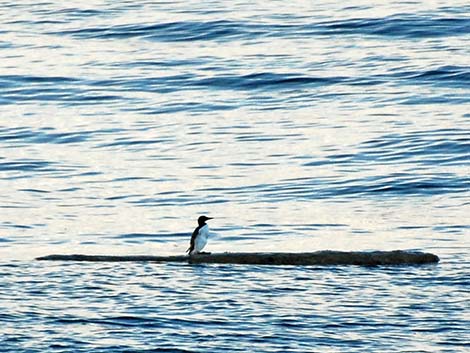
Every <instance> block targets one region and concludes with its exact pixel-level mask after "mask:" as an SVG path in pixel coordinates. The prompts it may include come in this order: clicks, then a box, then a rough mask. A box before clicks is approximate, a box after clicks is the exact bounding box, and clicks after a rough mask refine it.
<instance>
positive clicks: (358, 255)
mask: <svg viewBox="0 0 470 353" xmlns="http://www.w3.org/2000/svg"><path fill="white" fill-rule="evenodd" d="M37 260H48V261H94V262H125V261H132V262H185V263H191V264H202V263H217V264H251V265H360V266H379V265H419V264H429V263H437V262H439V257H437V256H436V255H434V254H430V253H423V252H419V251H403V250H395V251H330V250H325V251H316V252H308V253H229V252H226V253H214V254H210V253H206V254H197V255H192V256H186V255H180V256H178V255H177V256H139V255H135V256H132V255H131V256H110V255H48V256H43V257H38V258H37Z"/></svg>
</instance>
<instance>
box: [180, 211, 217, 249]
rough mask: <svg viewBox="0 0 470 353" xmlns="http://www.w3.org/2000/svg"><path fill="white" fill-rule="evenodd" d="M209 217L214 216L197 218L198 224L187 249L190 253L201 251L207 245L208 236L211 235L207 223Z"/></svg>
mask: <svg viewBox="0 0 470 353" xmlns="http://www.w3.org/2000/svg"><path fill="white" fill-rule="evenodd" d="M209 219H213V218H212V217H206V216H200V217H199V218H198V219H197V223H198V226H197V227H196V229H194V232H193V234H192V235H191V242H190V245H189V248H188V250H186V252H187V253H189V255H193V254H199V253H201V250H202V249H204V247H205V246H206V244H207V238H208V237H209V226H208V225H207V224H206V221H208V220H209Z"/></svg>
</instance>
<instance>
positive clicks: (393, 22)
mask: <svg viewBox="0 0 470 353" xmlns="http://www.w3.org/2000/svg"><path fill="white" fill-rule="evenodd" d="M469 30H470V19H469V18H467V17H431V16H428V15H425V14H423V15H420V14H416V15H414V14H403V15H400V16H398V15H394V16H389V17H384V18H350V19H343V20H334V21H320V22H313V23H308V22H307V23H297V21H296V22H295V23H290V22H289V20H288V19H287V21H286V22H284V23H273V22H261V21H258V22H257V21H234V20H212V21H194V20H193V21H174V22H163V23H140V24H136V23H129V24H119V25H113V26H96V27H88V28H76V29H69V30H63V31H56V32H49V33H48V34H51V35H65V36H72V37H75V38H79V39H84V38H85V39H128V38H142V39H146V40H153V41H161V42H179V41H234V40H240V39H244V40H254V39H260V38H266V37H277V38H291V37H296V38H299V37H310V36H312V35H321V36H325V35H327V36H344V35H360V36H363V35H373V36H385V37H407V38H432V37H448V36H451V37H453V36H461V35H465V34H466V33H468V32H469Z"/></svg>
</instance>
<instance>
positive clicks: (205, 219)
mask: <svg viewBox="0 0 470 353" xmlns="http://www.w3.org/2000/svg"><path fill="white" fill-rule="evenodd" d="M209 219H212V217H206V216H201V217H199V218H198V219H197V223H198V224H199V225H200V226H201V225H203V224H206V221H208V220H209Z"/></svg>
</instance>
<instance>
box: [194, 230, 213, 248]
mask: <svg viewBox="0 0 470 353" xmlns="http://www.w3.org/2000/svg"><path fill="white" fill-rule="evenodd" d="M207 238H209V226H208V225H207V224H206V225H204V226H203V227H201V228H200V229H199V234H198V235H197V237H196V240H195V244H194V249H195V250H196V251H197V252H199V251H201V250H202V249H203V248H204V247H205V246H206V244H207Z"/></svg>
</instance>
